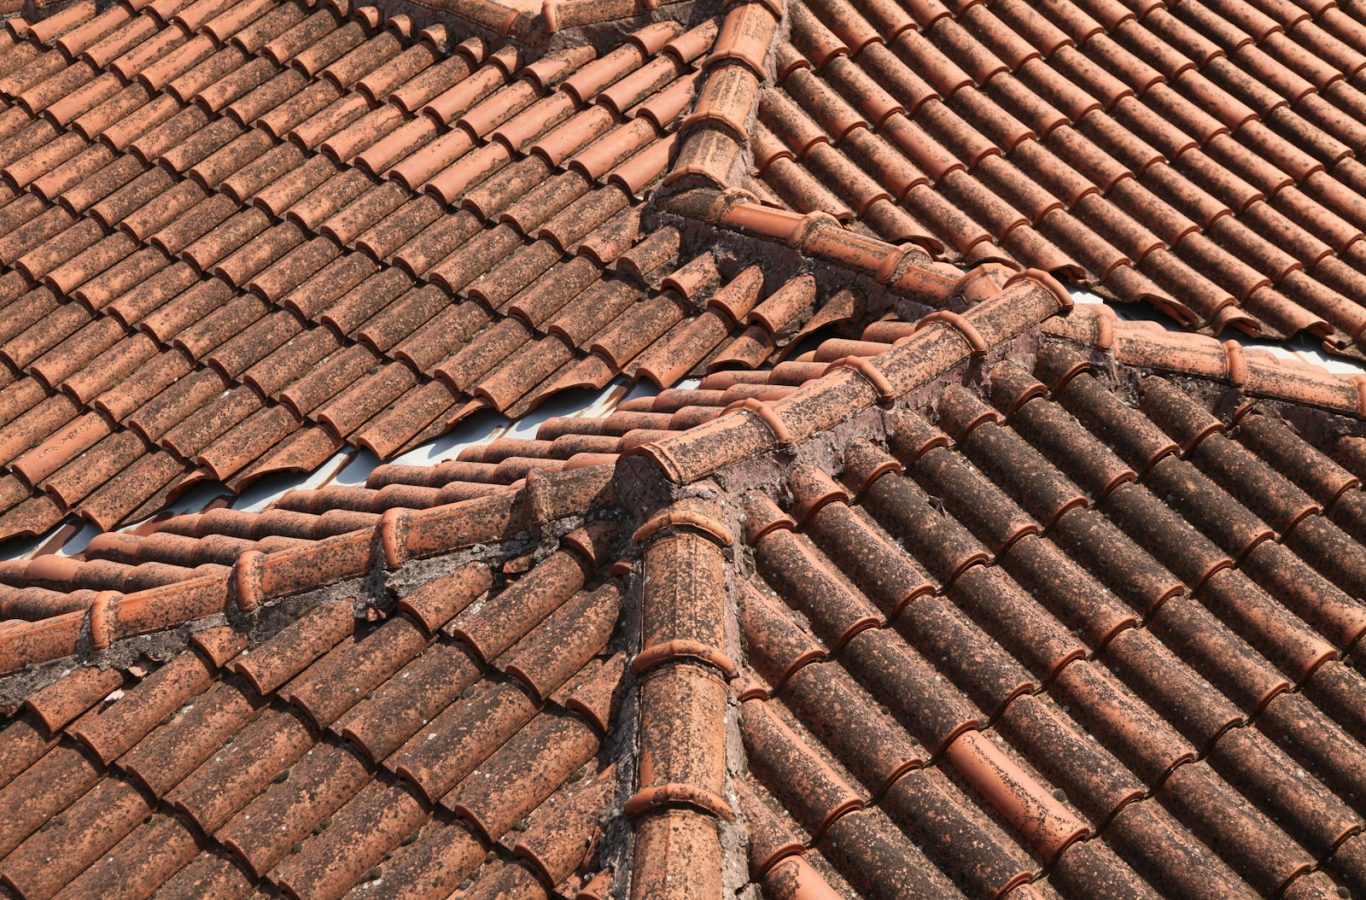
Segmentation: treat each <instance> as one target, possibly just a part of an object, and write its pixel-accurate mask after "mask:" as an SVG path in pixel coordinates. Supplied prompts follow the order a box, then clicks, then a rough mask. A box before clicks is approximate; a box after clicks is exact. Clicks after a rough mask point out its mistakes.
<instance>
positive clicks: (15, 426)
mask: <svg viewBox="0 0 1366 900" xmlns="http://www.w3.org/2000/svg"><path fill="white" fill-rule="evenodd" d="M81 9H82V10H85V12H84V16H85V19H84V20H83V21H82V20H80V17H77V16H74V15H73V16H71V17H66V18H63V19H61V20H60V21H59V20H57V19H52V20H44V22H43V23H42V24H43V25H44V26H45V27H44V28H43V29H40V30H38V31H34V30H32V29H29V30H27V31H25V30H24V29H23V28H19V27H14V28H11V31H10V32H6V37H7V38H8V39H9V40H10V41H11V42H12V47H11V49H12V50H14V53H13V54H12V56H13V59H12V60H11V66H10V68H9V70H8V71H9V73H10V74H9V75H8V76H6V77H5V78H3V79H0V92H3V93H5V94H6V95H7V96H8V98H9V100H10V106H9V107H8V109H7V110H6V112H5V113H4V117H5V119H4V121H5V123H6V124H5V126H4V128H3V130H4V131H5V132H6V133H7V134H8V138H7V140H5V141H4V142H3V144H0V160H3V162H4V165H5V168H4V172H5V175H6V177H7V178H8V179H9V181H10V185H9V186H8V187H7V196H8V203H7V205H6V206H5V207H4V208H5V210H6V217H5V222H6V223H7V226H8V229H9V230H8V231H7V233H6V234H5V235H4V236H3V237H0V260H2V261H3V262H4V263H5V264H7V265H8V266H11V268H10V270H9V271H8V272H7V274H6V275H5V276H4V282H5V286H4V294H5V296H6V298H7V299H8V303H7V306H6V309H7V323H8V324H7V326H6V329H5V335H4V336H5V338H6V341H5V343H4V345H3V348H0V354H3V357H4V359H5V361H6V362H7V363H8V364H9V365H10V367H11V373H10V379H11V383H10V384H9V385H8V386H7V388H6V390H5V395H6V400H7V402H6V403H5V413H6V416H5V418H6V424H5V427H4V429H3V431H0V441H2V442H3V444H4V446H5V448H6V452H5V455H6V456H7V460H6V462H7V463H8V464H9V468H10V475H9V476H8V477H7V478H6V479H5V484H4V499H5V501H6V505H7V507H8V512H7V513H6V515H5V521H6V522H7V523H8V524H7V526H6V528H5V531H6V533H7V534H16V533H36V532H40V531H42V530H45V529H46V528H47V527H49V526H50V525H51V524H52V523H53V522H54V521H56V520H57V519H60V518H61V517H62V516H64V515H65V514H66V513H67V512H68V511H71V510H74V511H76V512H79V513H80V514H82V515H84V516H86V517H87V518H90V519H92V520H93V521H95V522H96V523H97V524H99V525H101V527H105V528H108V527H112V526H113V525H115V524H118V523H119V522H121V521H124V520H126V519H129V518H137V517H140V516H141V515H144V514H146V513H147V512H150V511H153V510H154V509H156V508H157V507H159V506H160V505H161V504H163V503H164V502H165V501H166V500H167V498H168V497H169V496H170V495H171V494H172V493H173V492H176V491H179V490H183V489H184V488H185V487H186V486H188V485H189V484H190V483H193V482H194V481H195V480H198V479H203V478H213V479H216V480H221V481H224V482H225V483H227V484H228V485H229V486H230V487H232V488H234V489H236V488H240V487H241V486H242V485H244V484H245V483H247V482H248V481H250V480H252V479H254V478H256V477H259V476H260V475H262V474H266V473H268V472H271V471H278V470H280V469H298V470H309V469H311V468H313V467H315V466H317V465H318V464H320V463H321V462H322V461H323V460H325V459H326V458H327V457H328V456H329V455H330V454H331V453H333V452H334V451H335V450H336V449H337V448H338V447H339V446H340V442H342V441H347V442H350V443H352V444H359V445H361V446H365V447H368V448H371V449H373V450H375V451H376V452H377V453H379V454H380V455H381V456H387V455H392V454H395V453H398V452H401V451H402V450H403V449H405V448H407V447H411V446H413V445H414V444H415V443H420V442H421V441H423V440H426V439H429V438H431V437H433V436H435V435H437V434H440V433H441V432H442V431H444V430H446V429H447V428H449V427H450V425H451V424H453V422H455V421H457V420H458V419H459V418H461V417H463V416H465V415H468V414H470V413H471V412H472V411H474V410H477V409H481V408H486V407H487V408H493V409H496V410H499V411H502V412H506V413H508V414H509V415H514V416H515V415H519V414H521V413H522V412H524V411H525V410H526V409H528V408H530V407H531V406H534V405H535V404H536V403H538V402H540V401H541V400H543V399H544V398H545V397H546V396H548V395H549V394H550V393H552V392H554V391H557V390H563V389H566V388H571V387H583V386H599V387H600V386H602V385H603V384H605V383H606V382H607V381H608V380H609V379H610V378H612V377H613V376H614V375H616V374H617V373H619V372H623V371H624V372H626V374H628V375H630V376H642V377H647V378H650V379H653V380H656V381H658V382H660V383H661V384H668V383H671V382H673V381H674V380H677V379H678V378H680V377H681V376H682V375H684V374H686V372H687V371H688V370H690V369H691V368H693V367H694V366H696V365H698V364H700V363H702V362H704V361H705V360H707V359H708V358H709V357H712V356H716V355H717V354H718V353H719V354H720V358H721V359H722V360H724V361H727V362H738V363H742V364H745V365H756V364H758V363H760V362H762V361H763V360H764V359H765V358H766V357H767V356H768V355H769V354H771V353H772V352H774V349H775V341H781V340H783V339H784V335H783V334H782V331H783V329H788V328H795V327H796V326H797V325H799V324H801V321H803V320H805V319H806V318H808V317H810V316H811V314H812V311H813V310H814V308H815V307H816V305H817V297H816V292H815V290H814V285H813V284H812V283H811V282H810V281H809V279H808V280H805V281H801V282H799V283H797V284H793V285H786V286H770V288H769V291H770V292H771V293H772V294H773V296H772V297H770V300H772V303H769V304H768V305H767V306H766V307H765V306H763V305H761V304H759V301H760V300H761V299H762V295H763V290H764V288H763V285H762V279H760V278H757V277H756V273H755V272H754V271H753V270H751V271H748V272H744V273H740V274H739V275H738V276H735V277H733V278H730V279H727V278H725V277H724V276H723V274H722V272H721V271H719V269H718V266H717V263H716V261H715V260H714V259H713V257H712V256H711V255H710V254H709V253H706V252H703V253H702V254H700V255H696V256H693V257H692V258H691V259H689V258H687V257H686V256H684V257H682V258H681V259H680V258H679V254H680V251H681V244H680V236H679V233H678V232H677V230H675V229H672V228H664V229H661V230H659V231H655V232H652V233H646V232H643V231H642V230H641V228H640V224H639V222H640V215H641V211H642V209H641V207H640V206H638V205H636V204H635V202H634V199H633V195H634V194H635V193H636V192H638V191H639V190H640V189H642V188H644V187H645V186H646V185H647V184H648V183H649V181H650V180H651V179H653V178H656V177H658V175H659V174H660V173H662V171H663V168H664V166H665V164H666V162H667V152H668V149H669V145H670V141H669V139H668V138H667V134H668V129H669V128H671V127H672V126H671V121H672V120H674V119H675V118H676V117H677V115H678V113H679V111H681V110H682V108H683V106H684V104H686V103H687V102H688V99H689V97H690V95H691V87H690V85H691V81H692V76H691V75H690V74H689V71H688V70H689V66H690V61H691V60H694V59H696V58H697V56H698V55H699V54H701V53H703V52H705V51H706V49H707V47H708V46H709V45H710V44H711V42H712V38H713V36H714V35H715V33H716V31H715V29H716V26H715V25H714V23H710V22H704V23H703V24H702V25H700V26H699V27H697V28H694V29H693V30H691V31H688V32H683V31H682V29H681V28H680V26H677V25H676V24H673V23H660V24H657V25H652V26H648V27H646V28H645V29H643V30H641V31H638V32H636V33H635V34H634V35H633V36H631V38H630V39H628V40H626V41H624V42H623V43H621V44H620V45H619V46H617V47H616V48H615V49H613V50H612V51H611V52H609V53H607V54H606V55H604V56H602V57H600V58H596V59H595V58H594V54H593V52H592V51H591V49H588V48H575V49H567V50H563V51H558V52H556V53H551V54H549V55H546V56H543V57H541V58H540V59H538V60H536V61H534V62H529V63H526V64H523V62H522V61H521V58H520V52H521V51H518V50H516V49H514V48H511V47H505V48H503V49H500V50H497V51H494V50H493V49H492V48H491V47H489V46H488V45H486V44H485V43H483V42H481V41H478V40H467V41H465V42H463V43H461V44H459V45H458V46H456V47H455V48H454V51H448V50H447V49H446V44H447V41H446V37H445V34H444V32H443V30H442V29H441V28H439V27H433V28H429V29H427V30H425V31H424V32H422V33H421V34H420V35H418V36H417V38H416V39H412V38H411V37H409V34H408V33H409V31H410V27H409V26H408V24H407V22H406V20H404V19H403V18H402V17H400V18H398V19H396V20H393V21H391V22H388V23H387V24H386V23H384V22H382V21H381V20H380V19H379V18H378V17H377V16H376V15H375V14H374V12H373V9H372V8H371V9H369V10H368V11H367V10H360V11H358V12H356V13H352V14H347V15H343V14H340V13H338V12H335V11H332V10H331V9H329V8H326V7H324V8H319V9H316V10H312V11H310V10H309V8H308V7H305V6H302V5H297V4H293V3H280V4H226V3H221V2H206V0H201V2H198V3H194V4H188V5H187V4H180V5H179V6H177V5H176V4H169V5H168V4H160V5H157V4H153V5H150V6H148V7H146V8H136V9H135V8H134V7H132V6H128V5H126V4H125V5H119V6H116V7H113V8H111V9H109V10H107V11H105V12H104V13H101V14H99V15H94V16H93V17H92V11H91V10H89V9H87V8H86V7H81ZM54 23H56V24H54ZM16 33H17V34H18V35H19V36H14V34H16ZM329 135H330V136H329ZM538 135H541V137H540V138H539V139H538V140H537V141H534V142H533V141H532V139H533V138H537V136H538ZM661 135H664V137H661ZM599 137H601V140H598V141H597V142H596V143H594V142H593V141H594V139H595V138H599ZM583 144H587V145H588V147H587V149H586V150H581V151H579V152H577V153H575V151H576V150H577V149H578V147H579V145H583ZM642 148H643V149H642ZM638 150H639V151H641V152H638V153H637V152H636V151H638ZM661 151H662V152H663V155H661ZM623 160H624V161H623ZM618 163H620V165H618ZM614 166H615V168H613V167H614ZM380 176H383V177H380ZM595 179H597V180H595ZM424 185H425V187H426V193H425V194H414V193H413V192H412V191H410V190H409V188H413V189H417V188H422V187H423V186H424ZM447 202H454V203H458V204H460V207H461V208H460V210H459V211H458V212H456V213H454V214H451V213H450V212H448V211H447V209H446V207H445V206H444V205H443V204H444V203H447ZM215 223H218V224H217V225H216V226H215ZM675 261H677V262H682V263H684V264H683V265H681V266H676V262H675ZM671 273H672V274H671ZM723 282H725V284H724V285H723ZM780 287H784V288H785V289H783V290H775V289H776V288H780ZM718 288H720V289H719V290H718ZM704 304H706V305H705V306H704ZM756 306H760V307H761V308H759V309H755V307H756ZM838 308H839V307H838V305H836V306H832V307H831V309H830V310H829V311H827V312H826V316H827V317H829V318H836V317H837V316H836V310H837V309H838ZM751 311H753V312H754V313H755V314H754V315H753V316H751V315H750V312H751ZM842 314H843V315H846V316H848V315H852V314H853V311H851V310H845V311H844V312H843V313H842ZM819 322H820V320H818V322H817V324H819ZM727 344H729V345H728V346H727ZM176 423H179V424H176ZM173 426H174V427H173Z"/></svg>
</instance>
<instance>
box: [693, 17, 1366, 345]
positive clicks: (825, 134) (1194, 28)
mask: <svg viewBox="0 0 1366 900" xmlns="http://www.w3.org/2000/svg"><path fill="white" fill-rule="evenodd" d="M885 6H886V5H885V4H881V5H879V4H873V3H861V2H855V3H848V2H836V3H829V2H822V3H809V4H808V3H795V4H790V5H789V7H788V9H787V10H786V14H787V17H788V18H789V19H790V21H791V29H790V33H789V34H787V36H786V37H784V36H782V33H781V31H779V30H776V29H774V28H773V27H772V26H773V13H772V12H770V11H769V10H768V9H767V8H766V7H765V6H764V5H763V4H760V3H751V4H742V5H739V6H736V7H734V8H733V9H732V10H731V11H730V12H729V14H728V15H727V17H726V19H725V20H724V21H723V24H722V28H721V32H720V36H719V37H718V41H717V45H716V48H715V51H714V52H713V54H712V55H711V56H710V57H709V58H708V60H707V62H706V63H705V65H704V67H703V84H702V87H701V88H700V90H699V97H700V100H699V103H698V104H697V109H696V110H695V112H694V113H693V114H692V115H691V116H690V117H689V118H687V119H685V121H684V125H683V138H682V150H681V152H680V156H679V161H678V163H677V164H676V166H675V167H674V169H673V171H672V173H671V175H670V176H669V179H668V180H669V181H671V182H675V183H678V182H684V183H689V184H695V183H709V184H710V185H711V186H714V187H718V188H747V187H748V186H750V185H753V184H754V180H753V179H758V183H759V185H760V186H761V188H762V190H755V191H754V193H755V194H756V195H758V197H759V198H760V199H761V200H762V202H764V203H765V204H767V205H776V206H779V207H788V208H790V209H792V210H793V211H795V212H796V213H799V214H810V213H815V212H823V213H831V214H833V215H835V216H836V217H837V218H838V219H840V220H841V221H848V222H851V224H852V223H856V224H857V225H858V226H859V227H860V228H861V229H863V230H866V231H869V232H871V233H872V234H875V235H877V237H879V238H881V239H882V241H885V242H888V243H891V244H897V243H900V242H903V241H907V240H909V241H912V242H915V243H918V244H920V245H922V246H924V247H925V248H926V249H928V250H930V251H931V252H932V253H934V254H936V255H946V256H948V257H949V258H954V259H959V258H961V259H962V260H964V261H966V262H969V263H971V262H982V261H985V260H987V259H1000V260H1002V261H1005V262H1008V263H1010V264H1012V265H1018V266H1021V267H1031V266H1032V267H1037V268H1040V269H1045V270H1050V271H1053V272H1055V273H1057V274H1059V275H1066V276H1067V277H1068V278H1069V279H1071V280H1073V281H1074V282H1075V283H1077V284H1079V285H1081V286H1085V287H1089V288H1091V289H1098V290H1100V291H1101V292H1102V293H1104V294H1105V295H1106V296H1109V297H1113V298H1114V299H1117V300H1123V301H1130V302H1147V303H1151V304H1154V305H1156V306H1157V307H1158V308H1160V309H1161V310H1163V311H1164V312H1166V313H1168V314H1170V315H1172V316H1173V317H1174V318H1176V319H1177V320H1179V321H1180V322H1182V323H1183V324H1184V325H1186V326H1189V327H1191V328H1199V329H1201V330H1204V331H1207V332H1210V333H1213V332H1218V331H1220V330H1221V329H1222V328H1223V327H1224V326H1226V325H1229V324H1233V325H1236V326H1237V327H1239V328H1241V329H1243V330H1247V331H1253V332H1260V333H1262V334H1265V335H1268V336H1273V337H1274V336H1285V335H1291V334H1295V333H1298V332H1307V333H1309V334H1311V335H1313V336H1316V337H1321V338H1324V339H1325V345H1326V346H1327V347H1328V348H1329V349H1330V350H1333V351H1335V352H1343V353H1349V354H1354V355H1355V354H1359V349H1360V348H1359V347H1357V344H1359V343H1360V341H1359V340H1358V337H1359V335H1360V332H1361V326H1362V325H1363V320H1362V316H1361V314H1360V310H1358V309H1357V308H1356V307H1355V306H1354V305H1353V304H1352V302H1351V301H1350V300H1347V299H1346V298H1348V297H1351V296H1354V294H1355V292H1356V289H1355V288H1353V287H1351V284H1352V283H1353V282H1354V281H1355V280H1356V278H1357V277H1358V276H1357V275H1356V273H1355V269H1354V264H1353V263H1352V262H1350V261H1348V260H1347V259H1343V258H1341V257H1338V256H1329V255H1326V251H1327V248H1328V247H1330V246H1331V247H1334V248H1336V249H1337V250H1338V252H1339V253H1342V252H1343V251H1345V250H1346V249H1347V248H1348V247H1349V245H1351V244H1354V243H1355V242H1356V241H1357V240H1358V239H1359V237H1360V229H1359V227H1358V225H1359V223H1358V222H1356V221H1355V219H1354V218H1353V213H1352V212H1351V209H1352V204H1353V203H1354V202H1355V201H1354V200H1353V199H1352V198H1353V197H1354V196H1355V192H1356V190H1357V189H1358V187H1359V186H1360V184H1361V182H1360V180H1359V179H1358V178H1357V177H1356V175H1355V174H1354V173H1355V170H1354V169H1353V166H1355V161H1354V159H1352V157H1351V155H1350V150H1349V149H1348V148H1349V147H1350V146H1353V141H1355V140H1356V136H1357V132H1358V131H1359V130H1360V129H1359V126H1358V124H1357V122H1356V120H1355V113H1354V112H1352V110H1354V109H1355V108H1356V106H1357V105H1359V104H1356V102H1355V99H1349V97H1350V98H1355V92H1356V89H1355V88H1353V87H1351V86H1350V84H1349V82H1348V81H1347V80H1346V79H1343V78H1337V77H1336V72H1337V71H1338V69H1339V67H1340V66H1346V71H1355V70H1356V67H1357V64H1359V62H1360V54H1359V53H1358V52H1357V51H1356V50H1355V49H1352V48H1353V47H1355V46H1359V45H1360V39H1361V34H1360V31H1359V24H1358V23H1356V21H1355V19H1352V18H1351V17H1350V16H1345V15H1344V16H1337V17H1334V25H1335V26H1336V27H1338V28H1339V31H1340V32H1341V35H1342V36H1339V33H1338V32H1334V31H1332V30H1331V29H1329V28H1328V27H1327V26H1326V25H1325V24H1323V23H1321V22H1319V21H1318V20H1317V19H1315V18H1314V17H1313V16H1312V15H1311V14H1310V13H1308V12H1305V11H1303V10H1298V9H1297V10H1296V12H1295V14H1294V15H1287V16H1286V17H1285V18H1286V20H1287V21H1291V20H1293V23H1292V24H1291V25H1290V26H1289V28H1288V29H1287V30H1285V31H1281V30H1279V28H1280V26H1277V27H1276V28H1271V27H1269V26H1266V25H1265V24H1264V22H1263V21H1262V20H1261V19H1259V18H1257V17H1258V16H1263V13H1261V12H1260V10H1258V9H1254V7H1252V6H1249V5H1247V4H1240V3H1225V4H1215V5H1209V6H1195V7H1189V8H1187V7H1183V8H1182V9H1181V10H1179V11H1168V10H1167V9H1165V8H1162V7H1146V8H1144V9H1143V10H1141V11H1139V12H1132V11H1129V10H1124V11H1123V12H1122V13H1121V12H1115V11H1112V10H1111V9H1110V8H1108V7H1104V5H1103V4H1102V5H1099V6H1098V5H1096V4H1088V3H1077V4H1066V5H1064V6H1062V7H1058V8H1056V9H1050V10H1048V11H1039V10H1035V9H1031V8H1027V7H1026V6H1025V5H1021V4H1005V5H999V6H996V7H992V8H991V9H990V10H988V9H986V8H981V9H979V8H977V7H967V8H964V9H962V10H953V9H950V8H948V7H942V6H937V7H934V9H933V10H932V11H931V10H929V9H926V10H921V11H919V12H918V14H917V15H915V16H911V15H908V13H907V12H906V11H904V10H901V9H896V10H891V9H890V8H883V7H885ZM1266 21H1267V22H1270V21H1272V20H1271V19H1270V18H1267V19H1266ZM1349 23H1350V24H1349ZM1354 28H1355V29H1357V30H1352V29H1354ZM1342 29H1346V30H1345V31H1344V30H1342ZM789 41H790V43H789ZM770 56H771V57H773V58H774V62H773V63H772V64H771V65H772V66H773V69H772V72H773V80H772V85H771V86H765V87H763V88H762V90H761V87H760V86H761V83H762V82H763V79H764V77H765V76H766V75H768V73H769V71H770V70H769V69H768V68H766V66H768V65H770V63H768V62H767V60H768V58H769V57H770ZM1348 60H1350V62H1349V61H1348ZM745 71H749V72H750V74H749V75H748V76H744V75H743V74H742V73H743V72H745ZM740 82H743V89H741V88H740V85H739V83H740ZM732 83H735V84H732ZM756 93H758V94H759V97H758V102H757V104H756V103H755V102H754V99H753V95H754V94H756ZM713 95H714V97H713ZM721 97H724V98H725V103H726V104H727V105H726V106H725V108H724V109H723V108H722V107H721V106H719V105H718V103H719V102H720V98H721ZM756 105H757V115H756V114H755V112H754V111H753V109H754V107H755V106H756ZM736 141H738V142H739V145H738V146H737V145H736V144H735V142H736ZM745 144H748V145H749V147H750V148H751V150H752V151H753V154H754V166H755V171H754V173H753V175H752V177H751V176H745V175H743V174H742V173H741V171H740V170H739V169H738V168H737V165H736V159H737V157H738V155H739V146H743V145H745ZM927 179H928V180H927ZM889 201H890V202H889ZM712 221H714V219H713V220H712ZM723 221H724V220H723ZM724 224H730V225H736V224H739V223H738V222H724ZM769 236H773V237H776V236H777V235H776V234H775V235H769ZM1324 242H1326V244H1325V243H1324ZM886 252H890V250H888V251H886ZM881 256H882V251H874V254H873V257H872V258H869V257H867V256H860V255H855V254H845V253H841V254H840V255H839V257H837V258H838V259H839V261H841V262H844V263H845V264H848V265H851V266H853V267H855V268H858V269H865V270H869V271H877V270H878V269H879V261H880V257H881Z"/></svg>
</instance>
